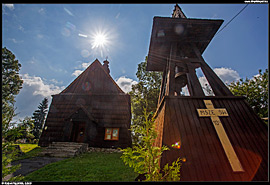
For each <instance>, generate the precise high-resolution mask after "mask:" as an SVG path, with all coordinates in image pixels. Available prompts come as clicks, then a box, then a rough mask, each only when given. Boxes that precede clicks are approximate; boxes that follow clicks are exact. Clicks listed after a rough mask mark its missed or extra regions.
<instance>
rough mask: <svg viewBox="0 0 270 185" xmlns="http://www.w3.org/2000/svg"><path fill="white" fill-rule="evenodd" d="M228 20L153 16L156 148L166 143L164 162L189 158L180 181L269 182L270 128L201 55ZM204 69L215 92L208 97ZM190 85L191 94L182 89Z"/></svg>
mask: <svg viewBox="0 0 270 185" xmlns="http://www.w3.org/2000/svg"><path fill="white" fill-rule="evenodd" d="M222 23H223V20H213V19H211V20H210V19H191V18H187V17H186V16H185V14H184V13H183V11H182V10H181V8H180V7H179V6H178V5H175V9H174V11H173V14H172V17H154V19H153V27H152V35H151V41H150V47H149V53H148V60H147V70H148V71H160V72H163V80H162V84H161V89H160V95H159V100H158V107H157V110H156V114H155V117H156V129H157V132H158V136H157V138H156V141H155V146H159V147H161V146H162V145H166V146H168V147H169V148H170V150H169V151H165V152H164V153H163V155H162V158H161V160H160V165H161V166H164V165H165V164H167V163H169V164H170V163H172V162H173V161H174V160H176V159H177V158H178V157H181V158H186V162H185V163H183V164H182V167H181V181H267V180H268V178H269V177H268V127H267V125H266V124H265V123H264V122H263V121H262V120H261V119H260V118H259V117H258V116H257V115H256V114H255V113H254V112H253V110H252V109H251V107H250V106H249V105H248V104H247V102H246V101H245V98H244V97H239V96H234V95H233V94H232V93H231V92H230V90H229V89H228V88H227V87H226V85H225V84H224V83H223V82H222V80H220V78H219V77H218V76H217V75H216V74H215V72H214V71H213V70H212V69H211V68H210V67H209V65H208V64H207V63H206V62H205V60H204V58H203V57H202V54H203V52H204V51H205V49H206V48H207V46H208V44H209V43H210V41H211V39H212V38H213V37H214V35H215V33H216V32H217V30H218V29H219V27H220V26H221V24H222ZM197 68H201V70H202V72H203V73H204V75H205V77H206V79H207V80H208V82H209V84H210V86H211V88H212V90H213V93H214V96H206V95H205V94H204V91H203V88H202V86H201V84H200V82H199V80H198V77H197V75H196V71H195V69H197ZM183 87H187V89H188V91H189V96H183V94H182V93H181V91H182V89H183Z"/></svg>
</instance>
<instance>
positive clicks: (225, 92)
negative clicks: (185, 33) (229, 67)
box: [193, 44, 233, 96]
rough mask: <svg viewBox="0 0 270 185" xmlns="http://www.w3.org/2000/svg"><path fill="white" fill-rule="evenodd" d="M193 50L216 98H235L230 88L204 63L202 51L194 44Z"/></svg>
mask: <svg viewBox="0 0 270 185" xmlns="http://www.w3.org/2000/svg"><path fill="white" fill-rule="evenodd" d="M193 50H194V52H195V54H196V56H197V57H198V59H199V60H200V61H201V69H202V71H203V73H204V75H205V77H206V79H207V81H208V82H209V84H210V86H211V88H212V90H213V91H214V94H215V96H233V94H232V92H231V91H230V90H229V89H228V87H227V86H226V85H225V84H224V83H223V81H222V80H221V79H220V78H219V77H218V76H217V74H216V73H215V72H214V71H213V70H212V69H211V68H210V67H209V65H208V64H207V63H206V62H205V61H204V59H203V57H202V55H201V53H200V51H199V50H198V48H197V47H196V46H195V45H194V44H193Z"/></svg>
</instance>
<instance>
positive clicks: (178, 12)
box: [172, 3, 187, 19]
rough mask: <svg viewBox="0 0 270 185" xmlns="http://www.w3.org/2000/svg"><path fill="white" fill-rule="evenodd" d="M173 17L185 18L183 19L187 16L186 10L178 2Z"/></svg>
mask: <svg viewBox="0 0 270 185" xmlns="http://www.w3.org/2000/svg"><path fill="white" fill-rule="evenodd" d="M172 17H173V18H183V19H186V18H187V17H186V15H185V14H184V12H183V11H182V9H181V8H180V6H179V5H178V4H177V3H176V5H175V6H174V10H173V13H172Z"/></svg>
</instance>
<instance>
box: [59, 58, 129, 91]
mask: <svg viewBox="0 0 270 185" xmlns="http://www.w3.org/2000/svg"><path fill="white" fill-rule="evenodd" d="M63 93H78V94H86V93H88V94H89V93H90V94H125V93H124V92H123V91H122V90H121V89H120V87H119V86H118V85H117V84H116V83H115V81H114V80H113V79H112V77H111V76H110V74H108V73H107V72H106V71H105V70H104V68H103V66H102V65H101V63H100V62H99V60H98V59H96V60H95V61H94V62H93V63H92V64H91V65H90V66H89V67H88V68H87V69H86V70H85V71H84V72H82V73H81V74H80V75H79V76H78V77H77V78H76V79H75V80H74V81H73V82H72V83H71V84H70V85H69V86H68V87H67V88H66V89H64V90H63V91H62V92H61V93H60V94H63Z"/></svg>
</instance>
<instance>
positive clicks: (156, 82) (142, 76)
mask: <svg viewBox="0 0 270 185" xmlns="http://www.w3.org/2000/svg"><path fill="white" fill-rule="evenodd" d="M146 61H147V57H146V58H145V61H144V62H141V63H140V64H138V69H137V73H136V76H137V78H138V83H137V84H135V85H132V90H131V92H129V95H130V97H131V113H132V119H131V122H132V124H133V125H140V124H141V123H143V122H144V121H146V120H145V119H144V114H143V111H144V109H143V108H145V109H146V112H148V113H149V112H155V110H156V108H157V103H158V96H159V91H160V85H161V80H162V73H161V72H152V71H146ZM139 135H140V134H139V133H137V134H135V133H133V135H132V139H133V140H134V141H138V138H139Z"/></svg>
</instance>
